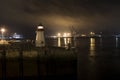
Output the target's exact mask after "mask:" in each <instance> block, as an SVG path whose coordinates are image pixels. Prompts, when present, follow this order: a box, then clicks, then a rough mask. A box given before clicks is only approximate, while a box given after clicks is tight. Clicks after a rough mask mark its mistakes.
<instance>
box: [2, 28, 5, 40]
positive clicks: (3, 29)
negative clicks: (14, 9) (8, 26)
mask: <svg viewBox="0 0 120 80" xmlns="http://www.w3.org/2000/svg"><path fill="white" fill-rule="evenodd" d="M4 32H5V28H1V33H2V35H1V39H2V40H4Z"/></svg>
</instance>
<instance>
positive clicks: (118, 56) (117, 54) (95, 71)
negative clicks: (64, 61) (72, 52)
mask: <svg viewBox="0 0 120 80" xmlns="http://www.w3.org/2000/svg"><path fill="white" fill-rule="evenodd" d="M74 41H75V42H74V43H76V47H77V48H76V49H77V72H78V73H77V75H78V80H103V79H104V78H107V79H111V78H116V77H117V78H119V79H120V76H119V75H120V38H115V37H112V38H111V37H107V38H78V39H76V40H74ZM56 43H57V44H58V45H57V46H61V47H65V46H67V44H68V43H71V45H72V46H74V45H73V40H72V39H71V38H69V39H68V38H61V39H58V40H57V42H56ZM113 80H114V79H113Z"/></svg>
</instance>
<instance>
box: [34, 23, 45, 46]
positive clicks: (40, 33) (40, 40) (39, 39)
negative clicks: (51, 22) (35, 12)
mask: <svg viewBox="0 0 120 80" xmlns="http://www.w3.org/2000/svg"><path fill="white" fill-rule="evenodd" d="M35 44H36V47H45V35H44V27H43V25H41V24H40V25H38V26H37V30H36V42H35Z"/></svg>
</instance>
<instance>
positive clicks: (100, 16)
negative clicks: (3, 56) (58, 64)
mask: <svg viewBox="0 0 120 80" xmlns="http://www.w3.org/2000/svg"><path fill="white" fill-rule="evenodd" d="M39 23H42V24H43V25H44V26H45V27H46V28H47V30H49V31H48V32H50V31H52V32H60V31H69V28H68V27H69V26H75V27H79V30H80V32H88V31H106V32H120V3H119V0H0V24H3V25H7V28H8V29H9V30H10V31H19V32H23V33H26V34H34V30H35V27H36V25H38V24H39Z"/></svg>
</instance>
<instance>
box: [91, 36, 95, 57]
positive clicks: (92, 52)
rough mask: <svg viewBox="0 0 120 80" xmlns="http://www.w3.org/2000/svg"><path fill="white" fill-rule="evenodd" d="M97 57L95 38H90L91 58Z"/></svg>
mask: <svg viewBox="0 0 120 80" xmlns="http://www.w3.org/2000/svg"><path fill="white" fill-rule="evenodd" d="M94 55H95V38H90V56H94Z"/></svg>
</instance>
